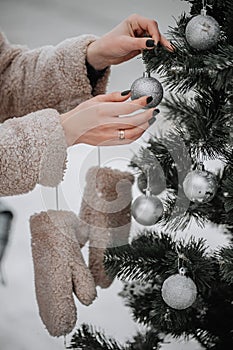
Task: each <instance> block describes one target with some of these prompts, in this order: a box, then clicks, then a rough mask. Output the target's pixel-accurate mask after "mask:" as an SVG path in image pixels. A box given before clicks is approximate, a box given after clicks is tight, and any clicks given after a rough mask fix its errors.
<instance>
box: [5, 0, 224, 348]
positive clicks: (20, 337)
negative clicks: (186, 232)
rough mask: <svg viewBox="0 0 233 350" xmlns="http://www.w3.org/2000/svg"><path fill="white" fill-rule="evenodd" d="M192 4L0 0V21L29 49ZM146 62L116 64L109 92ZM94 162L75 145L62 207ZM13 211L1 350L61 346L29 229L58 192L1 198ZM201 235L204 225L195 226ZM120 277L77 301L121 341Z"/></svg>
mask: <svg viewBox="0 0 233 350" xmlns="http://www.w3.org/2000/svg"><path fill="white" fill-rule="evenodd" d="M185 9H187V5H186V4H185V3H184V2H181V1H180V0H166V1H164V0H156V1H155V0H153V1H152V0H143V1H142V0H141V1H138V0H134V1H129V0H128V1H127V0H125V1H122V0H117V1H107V0H98V1H93V0H85V1H78V0H66V1H63V0H0V26H1V29H2V30H3V31H5V33H6V34H7V36H8V38H9V40H10V41H11V42H13V43H18V44H26V45H28V46H29V47H31V48H34V47H38V46H41V45H46V44H56V43H58V42H60V41H62V40H63V39H65V38H68V37H72V36H77V35H79V34H84V33H93V34H97V35H102V34H104V33H105V32H107V31H108V30H110V29H111V28H112V27H113V26H115V25H116V24H118V23H119V22H120V21H121V20H122V19H124V18H125V17H126V16H128V15H129V14H131V13H135V12H136V13H140V14H141V15H144V16H147V17H150V18H155V19H157V21H158V22H159V25H160V29H161V31H162V32H163V33H166V31H167V29H168V26H169V25H174V20H173V18H172V17H173V16H178V15H179V14H180V13H181V12H182V11H183V10H185ZM142 70H143V67H142V63H141V60H138V59H134V60H132V61H131V62H128V63H125V64H122V65H121V66H119V67H114V68H113V69H112V75H111V80H110V83H109V86H108V91H113V90H121V91H122V90H125V89H128V88H129V86H130V85H131V83H132V81H133V80H135V79H136V78H137V77H139V76H140V75H141V73H142ZM163 122H164V120H163V116H162V113H161V115H160V116H159V118H158V121H157V122H156V123H155V124H154V126H153V127H152V128H151V130H150V131H151V132H154V131H155V130H157V129H158V128H159V127H163V126H164V123H163ZM141 142H142V140H140V141H138V142H137V143H135V144H134V145H132V146H131V147H130V148H129V147H128V146H127V147H125V146H121V147H117V148H109V149H108V150H102V151H101V159H102V164H103V165H108V166H112V167H114V168H119V169H124V168H126V165H127V163H128V161H129V159H130V158H131V156H132V151H136V150H137V149H138V147H139V146H140V144H141ZM95 164H97V153H96V149H94V148H93V147H88V146H78V147H74V148H73V149H71V150H70V151H69V167H68V170H67V173H66V177H65V181H64V182H63V184H62V185H61V186H60V193H61V194H62V195H63V197H64V200H63V201H61V204H60V205H61V208H63V209H65V208H69V209H71V210H74V211H76V212H77V211H78V209H79V205H80V200H81V195H82V189H83V185H84V177H85V172H86V170H87V169H88V168H89V167H90V166H92V165H95ZM61 197H62V196H61ZM4 202H5V203H6V204H9V206H10V207H11V208H13V210H14V212H15V221H14V227H13V231H12V235H11V242H10V246H9V249H8V251H7V255H6V258H5V261H4V270H5V272H6V276H7V281H8V285H7V287H2V286H0V350H32V349H33V350H55V349H56V350H59V349H63V348H64V346H63V339H54V338H52V337H50V336H49V335H48V334H47V332H46V330H45V329H44V327H43V325H42V323H41V321H40V318H39V315H38V309H37V305H36V301H35V293H34V281H33V271H32V259H31V249H30V232H29V225H28V218H29V216H30V215H31V214H33V213H35V212H39V211H41V210H44V209H47V208H55V191H54V189H53V190H48V189H44V188H41V187H39V186H38V187H37V188H36V189H35V190H34V191H33V192H31V193H29V194H26V195H22V196H17V197H11V198H6V199H4ZM192 233H195V234H196V235H197V236H202V235H203V232H200V231H198V230H197V229H195V230H194V229H193V230H192ZM204 235H205V236H206V237H205V238H207V240H208V243H209V244H210V246H211V247H216V246H217V245H219V244H221V243H222V242H223V237H222V235H220V234H218V233H217V231H216V230H214V229H213V228H211V229H209V230H206V231H205V232H204ZM120 290H121V283H120V282H118V281H115V282H114V284H113V285H112V286H111V287H110V288H109V289H108V290H98V300H97V301H96V302H95V303H94V304H93V306H91V307H88V308H87V307H83V306H81V305H80V304H77V307H78V313H79V320H78V324H79V323H82V322H87V323H92V324H94V325H97V326H99V327H101V328H103V329H105V331H106V333H107V334H109V335H113V336H115V337H116V338H117V339H118V340H119V341H124V340H126V339H128V338H130V337H131V335H132V334H133V333H134V332H135V330H136V328H137V326H136V325H135V324H134V323H133V321H132V319H131V317H130V314H129V312H128V310H127V309H126V308H125V307H124V306H123V304H122V300H121V298H120V297H118V295H117V293H118V292H119V291H120ZM163 349H164V350H165V349H166V350H171V349H172V350H176V349H177V350H178V349H179V350H187V349H189V350H191V349H192V350H194V349H195V350H199V349H200V347H199V346H198V345H197V344H196V343H195V342H189V343H188V344H186V343H185V342H183V341H177V342H174V341H172V343H171V344H168V345H166V346H164V347H163Z"/></svg>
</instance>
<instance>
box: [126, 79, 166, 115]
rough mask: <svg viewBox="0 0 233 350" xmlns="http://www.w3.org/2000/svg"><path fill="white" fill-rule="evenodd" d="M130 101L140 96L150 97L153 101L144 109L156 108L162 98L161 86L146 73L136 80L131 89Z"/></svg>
mask: <svg viewBox="0 0 233 350" xmlns="http://www.w3.org/2000/svg"><path fill="white" fill-rule="evenodd" d="M130 90H131V99H132V100H136V99H137V98H139V97H142V96H152V97H153V100H152V101H151V102H150V103H148V104H147V105H146V107H145V108H152V107H156V106H158V104H159V103H160V102H161V101H162V98H163V87H162V84H161V83H160V82H159V81H158V80H157V79H155V78H153V77H151V76H150V75H149V74H148V73H144V75H143V77H141V78H138V79H136V80H135V81H134V82H133V84H132V86H131V88H130Z"/></svg>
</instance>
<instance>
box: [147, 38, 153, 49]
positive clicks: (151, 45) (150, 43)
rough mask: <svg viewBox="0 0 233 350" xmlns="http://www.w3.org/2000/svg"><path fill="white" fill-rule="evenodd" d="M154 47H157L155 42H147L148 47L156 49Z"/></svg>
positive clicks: (150, 40)
mask: <svg viewBox="0 0 233 350" xmlns="http://www.w3.org/2000/svg"><path fill="white" fill-rule="evenodd" d="M154 46H155V42H154V40H152V39H148V40H147V41H146V47H154Z"/></svg>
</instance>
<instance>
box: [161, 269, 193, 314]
mask: <svg viewBox="0 0 233 350" xmlns="http://www.w3.org/2000/svg"><path fill="white" fill-rule="evenodd" d="M161 292H162V298H163V300H164V301H165V303H166V304H167V305H168V306H170V307H172V308H173V309H176V310H184V309H187V308H188V307H190V306H191V305H192V304H193V303H194V301H195V300H196V297H197V287H196V284H195V283H194V282H193V280H192V279H191V278H189V277H186V276H182V275H180V274H176V275H172V276H170V277H168V278H167V279H166V280H165V281H164V282H163V285H162V290H161Z"/></svg>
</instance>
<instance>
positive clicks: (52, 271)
mask: <svg viewBox="0 0 233 350" xmlns="http://www.w3.org/2000/svg"><path fill="white" fill-rule="evenodd" d="M30 228H31V236H32V257H33V264H34V275H35V289H36V297H37V302H38V306H39V313H40V316H41V319H42V321H43V323H44V324H45V326H46V328H47V329H48V332H49V333H50V334H51V335H52V336H57V337H58V336H61V335H66V334H68V333H70V332H71V331H72V330H73V328H74V327H75V324H76V320H77V316H76V306H75V302H74V298H73V292H74V293H75V294H76V296H77V297H78V299H79V301H80V302H81V303H83V304H85V305H89V304H91V303H92V301H93V300H94V299H95V297H96V289H95V283H94V279H93V277H92V274H91V272H90V271H89V269H88V268H87V266H86V264H85V262H84V259H83V256H82V254H81V251H80V245H79V243H78V241H77V239H76V235H77V229H78V218H77V216H76V215H75V214H74V213H72V212H68V211H62V210H59V211H55V210H49V211H47V212H41V213H39V214H35V215H33V216H32V217H31V218H30Z"/></svg>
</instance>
